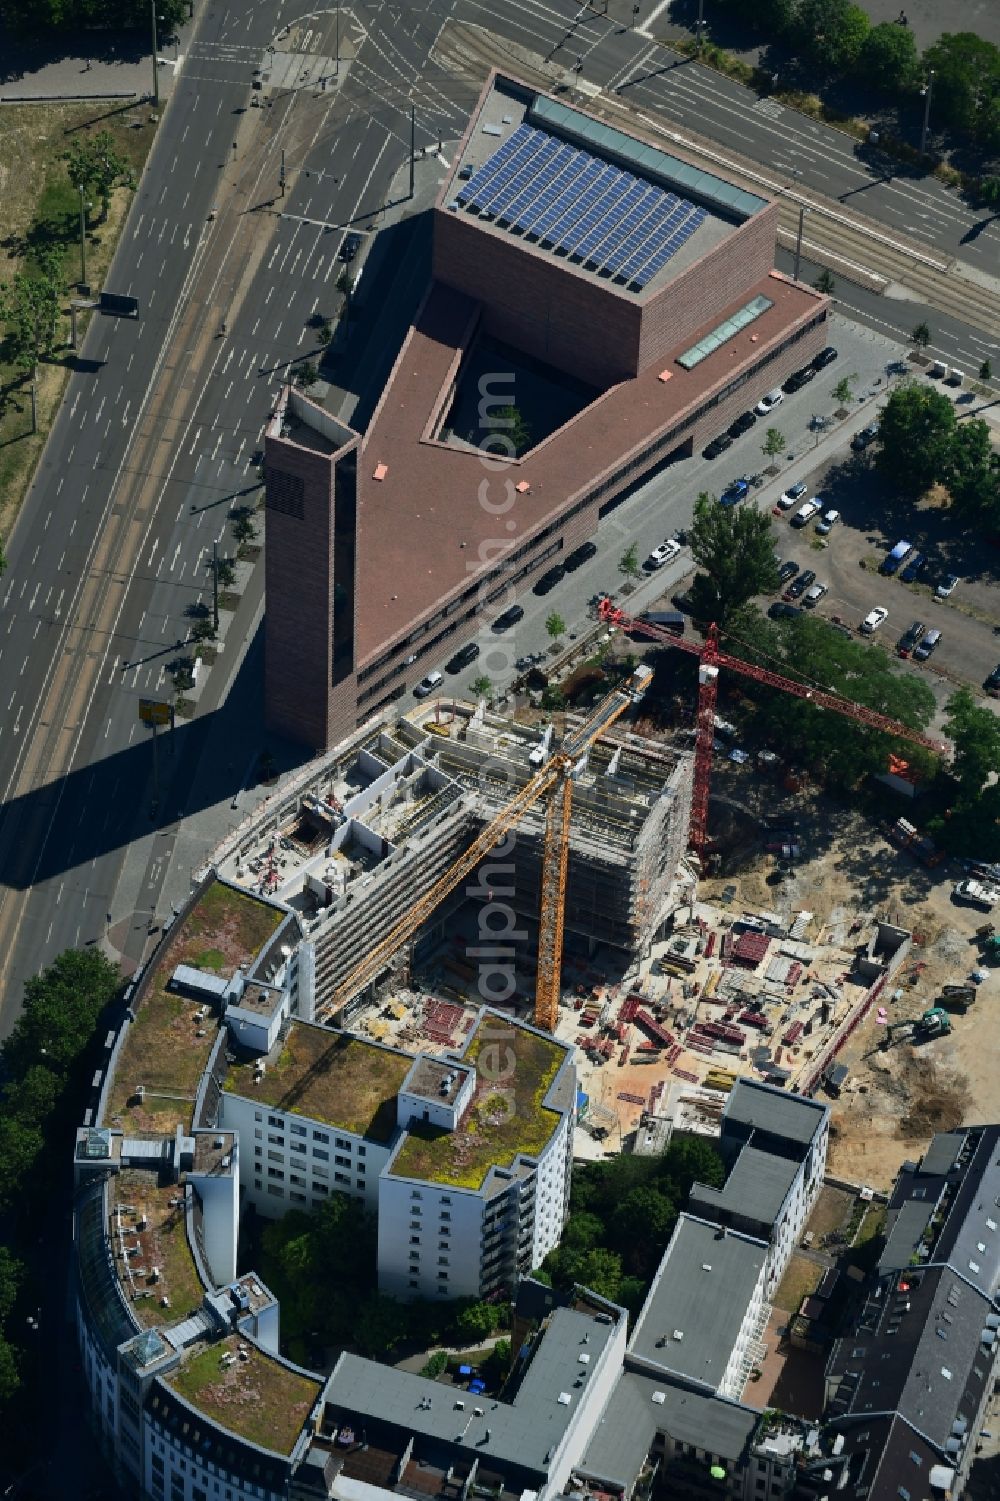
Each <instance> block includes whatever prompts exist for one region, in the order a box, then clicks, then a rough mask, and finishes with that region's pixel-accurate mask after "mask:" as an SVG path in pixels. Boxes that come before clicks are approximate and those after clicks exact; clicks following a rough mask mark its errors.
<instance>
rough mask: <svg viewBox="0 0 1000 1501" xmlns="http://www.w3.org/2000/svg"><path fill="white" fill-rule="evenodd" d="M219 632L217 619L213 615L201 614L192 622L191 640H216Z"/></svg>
mask: <svg viewBox="0 0 1000 1501" xmlns="http://www.w3.org/2000/svg"><path fill="white" fill-rule="evenodd" d="M217 634H218V632H217V631H216V629H215V621H214V620H213V619H212V617H211V615H208V614H206V615H199V616H198V618H197V619H196V620H194V621H192V623H191V640H192V641H195V642H201V641H214V640H215V638H216V636H217Z"/></svg>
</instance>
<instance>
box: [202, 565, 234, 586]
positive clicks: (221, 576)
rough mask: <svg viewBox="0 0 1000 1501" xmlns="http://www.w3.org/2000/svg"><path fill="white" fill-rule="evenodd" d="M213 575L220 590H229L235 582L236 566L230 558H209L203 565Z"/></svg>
mask: <svg viewBox="0 0 1000 1501" xmlns="http://www.w3.org/2000/svg"><path fill="white" fill-rule="evenodd" d="M205 566H206V568H207V569H208V571H209V573H210V574H211V573H214V574H215V577H216V579H217V580H218V584H219V588H220V589H231V588H232V587H233V585H234V584H235V582H236V564H235V562H234V561H233V559H232V558H226V557H218V558H209V559H208V560H207V562H206V564H205Z"/></svg>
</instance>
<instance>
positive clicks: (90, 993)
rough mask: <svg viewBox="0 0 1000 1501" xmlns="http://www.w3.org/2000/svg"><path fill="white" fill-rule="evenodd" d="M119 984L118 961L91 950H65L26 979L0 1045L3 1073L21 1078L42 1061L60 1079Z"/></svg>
mask: <svg viewBox="0 0 1000 1501" xmlns="http://www.w3.org/2000/svg"><path fill="white" fill-rule="evenodd" d="M120 984H121V976H120V974H119V971H118V967H117V965H114V964H112V963H111V962H110V960H108V959H106V958H105V957H104V955H103V954H102V953H101V952H100V950H99V949H96V948H88V949H66V950H65V952H63V953H61V954H59V955H58V956H57V957H56V958H55V959H53V961H52V963H51V964H50V965H48V966H47V968H46V969H44V970H42V972H41V974H39V975H33V976H32V977H31V979H29V980H27V981H26V982H25V986H24V1005H23V1007H22V1010H21V1015H20V1016H19V1017H18V1019H17V1021H16V1022H15V1023H14V1025H13V1027H12V1028H11V1031H10V1033H9V1035H8V1037H7V1039H6V1041H5V1042H4V1044H3V1048H2V1058H3V1072H4V1075H5V1077H6V1078H7V1079H8V1080H11V1081H13V1080H14V1079H23V1078H24V1077H25V1075H26V1074H27V1073H28V1071H29V1069H32V1068H34V1067H35V1066H36V1065H38V1064H39V1062H40V1061H42V1060H44V1063H45V1066H46V1067H47V1068H50V1069H52V1070H53V1071H54V1072H55V1073H56V1074H57V1075H58V1076H60V1077H61V1078H64V1077H65V1075H66V1073H67V1072H68V1070H69V1069H70V1068H72V1066H73V1065H74V1064H75V1063H76V1061H77V1059H78V1058H79V1057H80V1055H81V1054H82V1053H83V1052H84V1050H85V1049H86V1048H87V1046H88V1045H89V1043H90V1040H91V1036H92V1034H93V1030H94V1026H95V1024H96V1022H97V1019H98V1017H99V1016H100V1014H101V1012H102V1011H103V1009H104V1008H105V1006H107V1005H109V1004H110V1002H111V1001H112V1000H113V999H114V997H115V996H116V994H117V992H118V989H119V986H120Z"/></svg>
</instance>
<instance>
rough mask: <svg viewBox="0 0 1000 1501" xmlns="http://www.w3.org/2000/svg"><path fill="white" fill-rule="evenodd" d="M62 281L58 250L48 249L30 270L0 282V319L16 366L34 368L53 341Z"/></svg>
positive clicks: (6, 345)
mask: <svg viewBox="0 0 1000 1501" xmlns="http://www.w3.org/2000/svg"><path fill="white" fill-rule="evenodd" d="M61 294H62V283H61V279H60V272H59V258H58V254H57V253H55V252H52V251H51V250H49V251H48V252H45V253H43V254H41V255H40V256H38V257H37V258H36V265H35V267H34V268H33V269H32V270H31V271H30V272H28V271H19V272H18V273H17V275H16V276H15V277H14V279H13V280H12V281H11V282H8V283H5V284H0V323H3V325H4V328H5V336H4V341H3V342H4V346H5V353H6V356H7V358H8V360H9V361H10V363H11V364H12V365H13V366H15V368H16V369H18V370H20V371H23V372H27V371H33V370H34V369H35V367H36V366H37V365H38V362H39V360H41V359H43V358H44V357H45V356H46V355H48V354H51V353H52V351H53V349H54V348H55V345H56V334H57V331H58V326H59V305H60V300H61Z"/></svg>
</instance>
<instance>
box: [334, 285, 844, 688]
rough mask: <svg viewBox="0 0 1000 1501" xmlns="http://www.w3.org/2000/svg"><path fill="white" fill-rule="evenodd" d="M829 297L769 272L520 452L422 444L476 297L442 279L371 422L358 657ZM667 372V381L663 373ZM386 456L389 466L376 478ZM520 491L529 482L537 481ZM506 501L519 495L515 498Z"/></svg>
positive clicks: (382, 645) (365, 462)
mask: <svg viewBox="0 0 1000 1501" xmlns="http://www.w3.org/2000/svg"><path fill="white" fill-rule="evenodd" d="M758 294H762V295H764V296H766V297H768V298H770V299H771V301H772V302H773V304H774V305H773V307H770V308H768V309H767V311H766V312H764V313H763V314H762V315H761V316H760V317H759V318H757V319H756V320H755V321H754V322H753V323H752V324H750V325H749V326H748V327H747V328H745V329H744V330H743V331H742V332H741V333H739V334H737V335H736V336H735V337H734V338H732V339H730V340H729V341H728V342H727V343H725V344H723V345H721V346H720V347H719V348H718V349H716V350H715V351H714V352H713V353H712V354H710V355H708V357H707V358H706V359H704V360H702V362H701V363H700V364H699V365H697V366H696V367H695V368H694V369H693V370H683V369H682V368H681V366H680V365H678V364H677V363H676V359H677V357H678V356H679V355H681V354H683V353H684V352H685V351H686V350H688V349H690V348H691V347H692V346H693V345H694V344H696V343H698V341H699V340H700V339H702V338H704V337H705V336H706V335H707V334H709V333H710V332H711V331H712V330H713V329H714V328H716V327H718V325H719V324H720V323H721V322H722V321H723V320H724V319H725V318H726V317H727V316H728V315H730V314H732V313H734V312H736V311H737V309H739V308H740V307H742V306H743V305H744V304H745V303H747V302H749V301H750V299H751V298H753V297H754V296H756V295H758ZM822 300H823V299H822V298H820V297H819V296H818V294H817V293H816V292H814V291H813V290H812V289H811V288H808V287H804V286H802V285H801V284H796V283H793V282H791V281H789V280H788V279H787V278H786V277H784V276H782V275H781V274H780V273H778V272H772V273H771V274H770V275H769V276H766V277H764V278H763V279H762V280H761V281H760V282H758V283H757V284H756V285H754V286H750V287H742V288H740V290H739V293H738V295H737V296H736V297H735V298H734V300H733V302H732V303H731V304H729V305H728V306H727V307H724V308H722V309H719V310H717V311H716V312H715V313H714V314H713V316H712V318H711V320H710V321H709V322H707V323H706V324H704V325H703V326H702V327H701V328H700V329H698V330H696V331H695V333H694V334H693V335H690V336H689V337H687V338H685V339H684V341H683V343H682V344H680V345H678V346H677V348H676V349H673V350H671V352H670V354H669V355H668V356H667V357H666V358H665V359H663V360H660V361H658V362H657V364H656V365H655V366H654V367H652V368H650V369H648V370H644V371H642V372H641V373H640V374H639V375H638V376H636V377H635V378H634V379H632V380H627V381H623V382H621V383H620V384H619V385H617V386H614V387H612V388H611V389H610V390H609V391H606V392H605V393H604V395H602V396H600V397H598V399H597V400H596V401H594V402H592V403H591V405H590V406H588V407H586V408H585V409H584V410H583V411H582V412H581V413H579V415H578V416H577V417H575V418H574V419H573V420H572V421H571V422H568V423H567V424H566V425H565V426H564V427H562V428H560V429H559V430H558V431H557V432H555V433H553V434H552V435H551V436H550V437H549V438H547V439H545V440H544V441H543V442H542V443H539V444H538V445H537V447H535V448H534V449H532V450H530V451H529V452H528V453H527V454H525V455H524V457H523V458H521V459H520V460H512V461H502V462H501V461H498V460H495V459H494V460H490V459H489V458H487V457H486V456H485V455H484V454H482V453H479V452H476V451H475V450H472V451H465V450H462V449H458V448H453V447H451V446H448V445H445V444H442V443H438V442H434V441H430V440H426V439H425V438H424V433H425V431H426V430H427V429H428V427H429V425H430V423H431V420H432V418H433V417H434V416H435V414H437V413H438V412H439V411H440V409H441V407H442V406H443V404H444V402H445V400H446V397H447V394H448V390H449V387H450V384H451V382H452V381H453V380H454V379H455V375H456V373H457V369H458V364H459V357H460V354H461V350H462V345H463V340H466V339H468V338H469V336H470V331H471V329H472V328H473V327H474V323H475V316H476V304H475V303H474V302H473V301H472V300H471V299H469V298H467V297H465V296H464V295H463V294H461V293H459V292H456V291H453V290H452V289H451V288H449V287H446V286H443V285H441V284H440V283H437V282H435V283H432V285H431V288H430V290H429V292H428V295H427V297H426V299H425V301H424V304H423V306H422V307H421V310H420V312H419V314H418V316H417V320H416V323H415V324H414V326H413V327H412V328H411V329H410V331H409V334H408V335H407V338H406V341H405V343H404V345H403V348H402V350H401V351H400V354H399V357H398V359H397V361H396V365H395V367H394V369H393V372H392V375H391V377H390V380H389V383H388V385H387V386H386V389H385V392H384V393H383V397H382V400H381V402H380V404H379V407H378V409H377V410H376V412H375V415H374V417H373V419H372V421H371V424H370V425H369V428H368V431H367V433H366V434H365V437H364V441H363V444H362V447H361V452H360V455H359V464H358V522H357V526H358V548H357V559H358V561H357V579H356V598H357V600H358V601H359V602H360V608H359V609H358V611H357V620H356V646H357V661H358V665H359V666H360V667H363V666H365V665H366V664H367V662H368V661H369V659H371V658H376V657H379V656H381V654H382V653H383V652H384V650H385V649H386V647H387V646H389V645H390V644H391V643H392V641H393V640H394V639H395V638H396V637H398V636H401V635H403V634H405V633H406V632H407V631H408V630H409V629H410V628H411V627H412V626H413V624H414V623H416V622H418V621H420V620H421V619H422V618H423V617H424V616H426V615H430V614H433V613H434V612H435V611H436V609H438V608H440V604H441V601H442V600H443V599H445V598H446V597H447V596H448V595H450V594H451V593H452V592H453V591H456V590H459V589H460V588H461V587H462V586H467V585H468V584H470V583H472V582H474V580H475V578H476V576H477V574H479V573H482V572H486V571H489V570H491V569H493V568H495V567H496V566H497V565H498V564H499V563H501V562H502V560H503V557H504V556H505V554H506V553H508V552H510V551H513V550H516V549H517V548H518V547H520V546H521V545H522V544H523V543H524V542H526V541H527V540H528V538H529V537H530V535H531V534H532V533H533V532H534V531H536V530H537V529H538V528H539V527H541V526H543V525H544V524H545V523H546V522H548V521H551V520H552V519H554V518H555V517H556V516H557V515H558V513H559V512H560V511H561V510H562V509H563V508H564V507H565V506H566V505H567V503H568V502H569V501H571V500H572V499H573V497H574V496H576V495H578V494H579V493H581V492H582V491H584V490H586V489H587V488H588V487H589V486H590V485H591V484H592V482H594V481H595V480H597V479H598V478H599V477H600V476H601V475H602V474H604V473H608V474H612V473H614V472H616V471H617V470H618V469H619V468H620V466H621V465H622V464H623V462H624V461H625V460H626V458H627V457H628V455H629V454H630V453H631V452H633V451H637V450H641V449H642V448H644V447H645V445H646V444H647V443H648V442H650V441H651V440H652V439H653V438H654V437H655V436H656V434H657V433H659V432H661V431H665V430H667V429H668V428H670V427H671V426H673V425H674V424H675V423H676V422H678V421H679V420H680V419H681V418H682V417H683V415H684V413H685V412H686V411H687V410H688V409H689V408H691V407H695V406H697V405H698V404H699V403H700V402H701V401H702V400H703V399H704V398H705V396H707V395H708V394H709V393H710V392H711V391H712V390H713V389H714V388H715V387H719V386H723V385H725V384H726V383H727V382H728V381H729V380H730V379H731V378H732V376H733V375H734V374H735V373H736V372H737V371H739V370H741V369H743V368H744V366H746V365H747V364H748V363H749V362H750V361H751V360H753V361H757V360H759V359H760V357H761V356H762V355H763V354H764V353H765V351H766V350H767V349H768V348H769V347H770V346H771V345H772V344H774V343H776V342H779V341H781V340H782V339H783V338H784V337H785V336H786V335H787V333H788V332H790V330H791V329H793V328H794V327H795V325H796V324H798V323H801V322H804V321H805V320H807V319H808V318H809V317H810V316H812V315H813V314H814V313H815V312H816V310H817V302H820V301H822ZM665 371H669V372H670V379H669V380H666V381H663V380H661V379H660V378H659V377H660V374H661V373H662V372H665ZM377 464H380V465H384V466H385V471H384V474H383V476H382V478H381V479H379V480H374V479H373V474H374V471H375V467H376V465H377ZM507 480H509V481H510V482H511V487H512V486H514V485H518V484H519V483H520V482H522V481H527V483H528V485H529V489H528V490H527V491H526V492H524V493H520V494H519V493H517V492H516V491H515V490H514V489H513V488H508V486H507V485H506V483H505V482H506V481H507ZM508 499H509V500H510V501H511V502H512V503H510V504H509V506H508V505H507V501H508Z"/></svg>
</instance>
